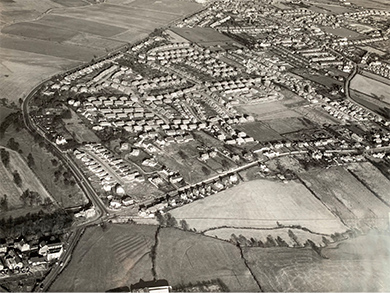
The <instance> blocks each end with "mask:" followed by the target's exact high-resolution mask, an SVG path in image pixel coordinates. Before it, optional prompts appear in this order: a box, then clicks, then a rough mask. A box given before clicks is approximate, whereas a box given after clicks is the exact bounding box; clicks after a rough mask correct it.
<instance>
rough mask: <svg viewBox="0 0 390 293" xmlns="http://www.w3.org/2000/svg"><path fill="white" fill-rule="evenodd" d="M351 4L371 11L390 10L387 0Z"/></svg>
mask: <svg viewBox="0 0 390 293" xmlns="http://www.w3.org/2000/svg"><path fill="white" fill-rule="evenodd" d="M349 2H351V3H353V4H356V5H358V6H363V7H364V8H369V9H382V10H388V9H389V2H388V1H387V0H351V1H349Z"/></svg>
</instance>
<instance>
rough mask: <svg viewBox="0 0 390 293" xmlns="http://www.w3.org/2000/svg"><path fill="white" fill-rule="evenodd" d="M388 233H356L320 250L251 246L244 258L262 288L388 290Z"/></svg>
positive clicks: (318, 290)
mask: <svg viewBox="0 0 390 293" xmlns="http://www.w3.org/2000/svg"><path fill="white" fill-rule="evenodd" d="M389 248H390V239H389V236H388V235H375V234H373V233H371V234H369V235H368V236H364V237H359V238H356V239H351V240H347V241H343V242H341V243H337V244H336V243H335V244H331V245H330V246H329V247H328V248H325V249H323V250H322V254H323V255H324V256H326V257H327V258H328V259H324V258H321V257H320V256H319V255H318V254H316V253H315V252H314V251H312V250H311V249H307V248H304V249H294V248H266V249H264V248H250V249H247V250H246V252H245V254H244V255H245V258H246V259H247V260H248V264H249V266H250V267H251V269H252V271H253V273H254V274H255V276H256V277H257V279H258V280H259V282H260V283H261V285H262V289H263V290H264V291H265V292H274V291H276V292H293V291H294V292H295V291H298V292H378V291H385V292H386V291H389V290H390V277H389V276H390V259H389V255H390V254H389V253H390V251H389Z"/></svg>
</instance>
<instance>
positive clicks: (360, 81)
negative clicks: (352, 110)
mask: <svg viewBox="0 0 390 293" xmlns="http://www.w3.org/2000/svg"><path fill="white" fill-rule="evenodd" d="M351 89H354V90H357V91H359V92H362V93H364V94H366V95H368V96H371V97H373V98H375V99H377V100H379V101H382V102H384V103H387V104H390V84H385V83H382V82H380V81H378V80H375V79H372V78H369V77H366V76H364V75H360V74H358V75H356V76H355V77H354V78H353V79H352V81H351Z"/></svg>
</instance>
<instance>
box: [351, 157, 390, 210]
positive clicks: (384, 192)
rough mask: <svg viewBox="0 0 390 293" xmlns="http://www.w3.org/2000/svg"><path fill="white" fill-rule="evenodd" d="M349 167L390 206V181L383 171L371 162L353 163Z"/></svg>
mask: <svg viewBox="0 0 390 293" xmlns="http://www.w3.org/2000/svg"><path fill="white" fill-rule="evenodd" d="M347 169H348V170H349V171H350V172H352V173H353V174H354V175H355V176H356V177H358V179H359V180H361V181H362V182H363V184H364V185H365V186H366V187H367V188H368V189H370V190H371V191H372V192H373V193H375V194H376V195H377V196H378V197H379V198H380V199H381V200H382V201H384V202H385V203H386V204H387V205H389V206H390V193H389V190H390V182H389V180H387V178H386V177H385V175H383V174H382V173H381V171H379V170H378V169H377V168H376V167H375V166H374V165H372V164H371V163H370V162H365V163H359V164H351V165H349V166H348V167H347Z"/></svg>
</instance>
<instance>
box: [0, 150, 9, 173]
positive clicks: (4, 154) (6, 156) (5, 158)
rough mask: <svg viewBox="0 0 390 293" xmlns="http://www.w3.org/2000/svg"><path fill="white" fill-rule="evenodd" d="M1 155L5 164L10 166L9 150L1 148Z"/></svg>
mask: <svg viewBox="0 0 390 293" xmlns="http://www.w3.org/2000/svg"><path fill="white" fill-rule="evenodd" d="M0 157H1V161H2V162H3V165H4V166H5V167H6V168H8V166H9V160H10V158H9V152H8V151H7V150H6V149H3V148H2V149H0Z"/></svg>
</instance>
